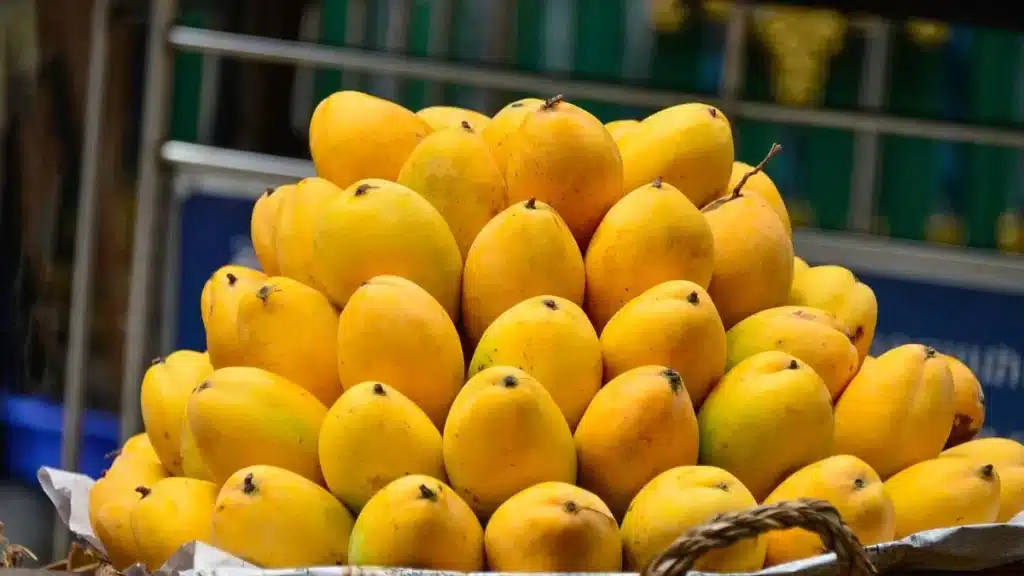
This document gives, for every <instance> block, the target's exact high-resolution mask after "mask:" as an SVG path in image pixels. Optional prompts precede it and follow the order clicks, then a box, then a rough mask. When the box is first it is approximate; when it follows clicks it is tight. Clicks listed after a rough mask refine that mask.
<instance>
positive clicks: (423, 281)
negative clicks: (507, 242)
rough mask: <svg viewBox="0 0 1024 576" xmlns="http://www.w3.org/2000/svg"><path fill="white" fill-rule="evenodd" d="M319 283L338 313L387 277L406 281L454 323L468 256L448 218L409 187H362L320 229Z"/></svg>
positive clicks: (324, 217)
mask: <svg viewBox="0 0 1024 576" xmlns="http://www.w3.org/2000/svg"><path fill="white" fill-rule="evenodd" d="M315 227H316V233H315V237H314V241H313V243H314V245H315V246H316V252H315V254H314V256H313V275H314V277H315V278H316V279H317V283H318V284H319V285H320V286H322V287H323V292H324V294H325V295H326V296H327V297H328V298H329V299H330V300H331V302H332V303H333V304H334V305H335V306H337V307H338V308H344V306H345V303H346V302H348V299H349V298H350V297H351V296H352V293H353V292H355V291H356V289H358V288H359V286H360V285H361V284H362V283H363V282H365V281H367V280H369V279H370V278H373V277H374V276H380V275H383V274H393V275H395V276H401V277H403V278H408V279H409V280H411V281H413V282H415V283H416V284H417V285H419V286H420V287H422V288H423V289H424V290H426V291H427V292H430V295H431V296H433V297H434V298H435V299H436V300H437V301H438V302H440V303H441V305H442V306H444V309H445V310H447V311H448V315H449V316H450V317H451V318H452V319H453V320H456V319H458V317H459V295H460V292H461V286H462V256H460V254H459V245H458V243H457V242H456V241H455V236H453V235H452V231H451V230H450V229H449V228H448V224H447V223H446V222H445V220H444V217H443V216H441V213H440V212H438V211H437V210H436V209H435V208H434V207H433V206H431V204H430V202H428V201H427V200H426V199H425V198H423V197H422V196H420V195H419V194H417V193H416V192H414V191H412V190H410V189H408V188H407V187H405V186H402V185H400V184H396V183H394V182H388V181H386V180H372V179H371V180H360V181H358V182H356V183H355V184H353V185H352V186H349V187H348V188H347V189H345V191H344V192H343V193H342V195H341V196H340V197H338V198H336V199H335V200H334V201H332V202H331V203H329V204H328V205H327V206H326V207H325V209H324V211H323V214H321V216H320V219H319V220H318V221H317V223H316V224H315Z"/></svg>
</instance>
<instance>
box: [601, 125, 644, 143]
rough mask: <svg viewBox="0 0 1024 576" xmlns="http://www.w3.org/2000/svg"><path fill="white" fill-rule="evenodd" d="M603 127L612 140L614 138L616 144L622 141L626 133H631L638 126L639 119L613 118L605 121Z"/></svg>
mask: <svg viewBox="0 0 1024 576" xmlns="http://www.w3.org/2000/svg"><path fill="white" fill-rule="evenodd" d="M604 127H605V129H606V130H608V133H609V134H611V135H612V140H615V143H616V144H620V145H621V143H622V140H623V139H624V138H625V137H626V135H628V134H631V133H632V132H633V131H634V130H636V129H637V128H639V127H640V121H639V120H613V121H611V122H605V124H604Z"/></svg>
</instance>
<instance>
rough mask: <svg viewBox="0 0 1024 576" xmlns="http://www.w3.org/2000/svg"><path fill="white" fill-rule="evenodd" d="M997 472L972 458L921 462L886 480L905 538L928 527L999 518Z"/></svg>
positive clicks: (898, 529)
mask: <svg viewBox="0 0 1024 576" xmlns="http://www.w3.org/2000/svg"><path fill="white" fill-rule="evenodd" d="M999 486H1000V482H999V473H998V472H996V468H995V466H993V465H992V464H989V463H986V462H982V461H978V460H975V459H973V458H934V459H931V460H924V461H921V462H918V463H916V464H914V465H912V466H910V467H908V468H906V469H904V470H902V471H900V472H898V473H896V474H895V475H894V476H892V477H891V478H889V479H888V480H886V481H885V493H886V494H888V495H889V498H890V499H892V503H893V508H894V509H895V511H896V536H895V538H896V539H897V540H901V539H903V538H906V537H907V536H910V535H911V534H917V533H918V532H923V531H925V530H933V529H935V528H952V527H954V526H968V525H971V524H988V523H991V522H995V521H996V519H997V518H998V517H999Z"/></svg>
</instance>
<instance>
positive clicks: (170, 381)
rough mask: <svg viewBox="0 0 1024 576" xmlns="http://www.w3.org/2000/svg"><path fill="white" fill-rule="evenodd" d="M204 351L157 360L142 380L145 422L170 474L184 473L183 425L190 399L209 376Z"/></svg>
mask: <svg viewBox="0 0 1024 576" xmlns="http://www.w3.org/2000/svg"><path fill="white" fill-rule="evenodd" d="M211 372H213V366H210V359H209V357H207V355H206V354H205V353H203V352H196V351H194V350H178V351H176V352H172V353H171V354H169V355H168V356H167V357H165V358H157V359H156V360H154V361H153V364H152V365H151V366H150V367H149V368H148V369H147V370H146V374H145V375H144V376H143V377H142V390H141V391H140V393H139V394H140V397H141V404H142V422H143V424H144V425H145V428H146V434H147V438H149V440H150V442H151V445H152V447H153V449H154V450H155V451H156V454H157V456H158V457H159V458H160V462H161V463H162V464H163V465H164V468H166V469H167V470H168V471H170V473H171V474H174V475H175V476H181V475H182V474H184V473H185V471H184V469H183V468H182V462H181V423H182V422H183V421H184V419H185V406H186V405H187V404H188V397H189V396H190V395H191V394H192V391H193V390H195V388H196V386H198V385H199V383H200V382H202V381H203V380H204V379H205V378H206V377H207V376H209V375H210V373H211Z"/></svg>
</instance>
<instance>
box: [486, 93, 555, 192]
mask: <svg viewBox="0 0 1024 576" xmlns="http://www.w3.org/2000/svg"><path fill="white" fill-rule="evenodd" d="M543 104H544V101H543V100H541V99H540V98H523V99H521V100H516V101H515V102H509V103H508V104H507V105H505V107H504V108H502V109H501V110H499V111H498V113H497V114H495V115H494V116H493V117H492V118H491V121H490V122H488V123H487V125H486V126H484V129H483V134H482V136H483V137H484V141H486V142H487V145H488V146H490V147H491V152H492V153H493V154H494V161H495V162H497V164H498V169H499V170H501V176H502V177H504V176H505V171H506V169H507V168H508V153H509V145H508V144H509V138H510V137H511V136H512V134H514V133H515V132H516V131H517V130H519V127H520V126H521V125H522V124H523V120H525V119H526V116H527V114H529V113H530V112H533V111H534V110H536V109H538V108H540V107H541V106H542V105H543Z"/></svg>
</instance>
